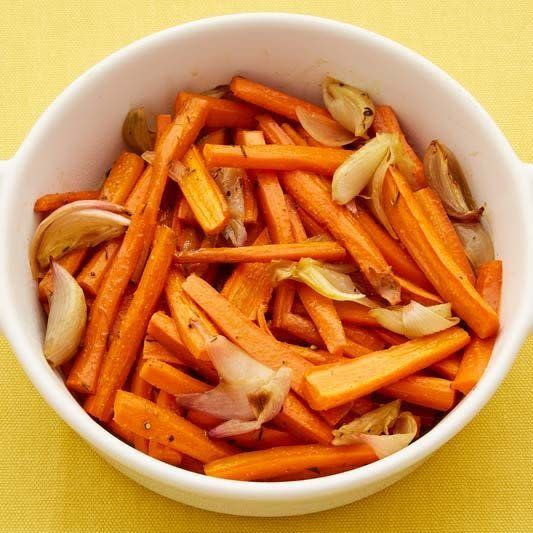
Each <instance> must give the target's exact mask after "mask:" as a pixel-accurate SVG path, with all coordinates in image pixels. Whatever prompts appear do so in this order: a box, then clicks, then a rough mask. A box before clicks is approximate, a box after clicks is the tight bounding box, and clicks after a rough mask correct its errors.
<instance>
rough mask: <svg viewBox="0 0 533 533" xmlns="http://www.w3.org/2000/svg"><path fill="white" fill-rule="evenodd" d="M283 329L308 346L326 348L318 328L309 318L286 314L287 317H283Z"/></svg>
mask: <svg viewBox="0 0 533 533" xmlns="http://www.w3.org/2000/svg"><path fill="white" fill-rule="evenodd" d="M281 327H282V329H283V330H285V331H287V332H288V333H290V334H291V335H293V336H294V337H296V338H297V339H299V340H301V341H303V342H306V343H307V344H311V345H314V346H324V341H323V340H322V337H320V334H319V333H318V330H317V328H316V326H315V325H314V324H313V322H311V320H309V319H308V318H305V317H303V316H301V315H296V314H294V313H285V315H283V321H282V323H281Z"/></svg>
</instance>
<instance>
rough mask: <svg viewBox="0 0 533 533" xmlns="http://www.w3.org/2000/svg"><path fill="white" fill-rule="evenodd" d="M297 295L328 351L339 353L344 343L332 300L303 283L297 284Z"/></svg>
mask: <svg viewBox="0 0 533 533" xmlns="http://www.w3.org/2000/svg"><path fill="white" fill-rule="evenodd" d="M298 296H299V297H300V300H301V301H302V303H303V305H304V307H305V309H306V311H307V313H308V314H309V316H310V317H311V320H312V321H313V322H314V323H315V325H316V327H317V329H318V332H319V334H320V337H321V338H322V339H323V341H324V343H325V345H326V347H327V349H328V351H329V352H331V353H333V354H337V355H340V354H342V353H343V350H344V347H345V345H346V336H345V334H344V328H343V327H342V322H341V319H340V318H339V315H338V314H337V311H336V309H335V306H334V305H333V301H332V300H330V299H329V298H326V297H325V296H322V295H321V294H318V293H317V292H315V291H314V290H313V289H312V288H311V287H308V286H307V285H305V284H303V283H299V284H298Z"/></svg>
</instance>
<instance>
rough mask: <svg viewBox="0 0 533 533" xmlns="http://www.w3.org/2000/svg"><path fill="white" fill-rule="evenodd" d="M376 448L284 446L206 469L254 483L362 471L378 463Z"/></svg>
mask: <svg viewBox="0 0 533 533" xmlns="http://www.w3.org/2000/svg"><path fill="white" fill-rule="evenodd" d="M376 459H377V457H376V456H375V454H374V452H373V451H372V448H370V446H368V445H366V444H354V445H351V446H321V445H318V444H308V445H305V444H304V445H300V446H281V447H279V448H270V449H269V450H259V451H253V452H244V453H238V454H236V455H233V456H231V457H227V458H224V459H219V460H215V461H212V462H209V463H207V464H206V465H205V466H204V470H205V473H206V474H207V475H208V476H214V477H220V478H224V479H238V480H242V481H254V480H257V479H269V478H273V477H276V476H281V475H288V474H292V473H296V472H299V471H302V470H305V469H307V468H320V467H331V466H343V465H346V466H352V467H354V468H355V467H358V466H363V465H366V464H368V463H372V462H373V461H375V460H376Z"/></svg>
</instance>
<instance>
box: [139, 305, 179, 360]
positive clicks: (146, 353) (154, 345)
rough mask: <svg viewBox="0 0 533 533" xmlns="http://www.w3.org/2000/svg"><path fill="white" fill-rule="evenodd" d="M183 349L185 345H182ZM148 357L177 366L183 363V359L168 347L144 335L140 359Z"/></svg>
mask: <svg viewBox="0 0 533 533" xmlns="http://www.w3.org/2000/svg"><path fill="white" fill-rule="evenodd" d="M152 318H153V315H152ZM151 320H152V319H150V321H151ZM183 349H185V347H183ZM148 359H154V360H156V361H162V362H164V363H169V364H171V365H178V366H181V365H184V364H185V362H184V361H183V359H180V358H179V357H177V356H175V355H174V353H173V352H171V351H170V350H169V349H168V348H165V347H164V346H163V345H162V344H161V343H160V342H159V341H156V340H155V339H152V338H146V337H145V339H144V343H143V351H142V360H143V361H146V360H148Z"/></svg>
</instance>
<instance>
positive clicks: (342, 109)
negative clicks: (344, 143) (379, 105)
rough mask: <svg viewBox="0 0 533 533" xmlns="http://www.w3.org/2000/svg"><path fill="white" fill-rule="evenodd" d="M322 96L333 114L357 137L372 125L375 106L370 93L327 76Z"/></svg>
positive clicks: (323, 84)
mask: <svg viewBox="0 0 533 533" xmlns="http://www.w3.org/2000/svg"><path fill="white" fill-rule="evenodd" d="M322 98H323V99H324V104H325V105H326V108H327V110H328V111H329V112H330V114H331V116H332V117H333V118H334V119H335V120H336V121H337V122H338V123H339V124H341V125H342V126H344V127H345V128H346V129H347V130H348V131H350V132H352V133H353V134H354V135H355V136H356V137H362V136H363V135H365V133H366V131H367V130H368V128H370V126H371V125H372V122H373V120H374V113H375V106H374V103H373V102H372V100H371V99H370V97H369V96H368V93H366V92H364V91H361V90H360V89H358V88H357V87H352V86H351V85H346V84H345V83H342V82H341V81H339V80H336V79H335V78H331V77H329V76H328V77H327V78H326V79H325V80H324V82H323V83H322Z"/></svg>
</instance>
